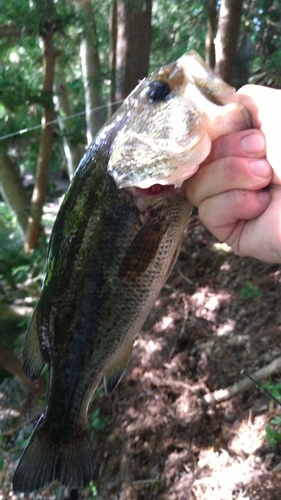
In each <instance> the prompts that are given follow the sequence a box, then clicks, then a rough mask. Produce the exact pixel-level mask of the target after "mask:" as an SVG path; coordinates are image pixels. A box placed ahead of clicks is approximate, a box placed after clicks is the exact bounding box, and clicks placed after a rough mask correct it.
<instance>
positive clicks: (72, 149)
mask: <svg viewBox="0 0 281 500" xmlns="http://www.w3.org/2000/svg"><path fill="white" fill-rule="evenodd" d="M56 73H57V80H59V81H58V82H57V83H56V85H55V89H56V96H55V101H56V102H55V105H56V111H57V118H58V124H59V128H60V132H61V135H62V142H63V150H64V155H65V159H66V168H67V173H68V177H69V179H70V180H71V179H72V177H73V175H74V172H75V170H76V168H77V167H78V164H79V162H80V160H81V157H82V154H81V151H80V148H79V146H78V145H77V144H76V142H77V141H75V137H74V135H75V133H73V127H72V126H71V124H70V123H69V121H65V120H63V118H67V117H68V116H70V115H72V109H71V104H70V101H69V96H68V91H67V85H66V80H65V76H64V71H63V69H62V66H61V64H60V65H59V68H58V70H57V72H56Z"/></svg>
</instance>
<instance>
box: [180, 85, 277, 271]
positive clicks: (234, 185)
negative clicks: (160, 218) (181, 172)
mask: <svg viewBox="0 0 281 500" xmlns="http://www.w3.org/2000/svg"><path fill="white" fill-rule="evenodd" d="M238 95H239V98H240V100H241V101H242V103H243V104H244V106H245V107H246V108H247V109H248V110H249V111H250V113H251V116H252V120H253V125H254V127H257V129H255V130H244V131H242V132H235V133H232V134H228V135H226V136H223V137H220V138H219V139H217V140H216V141H214V143H213V145H212V151H211V153H210V155H209V157H208V158H207V159H206V160H205V162H204V163H203V165H202V166H201V167H200V169H199V170H198V172H197V173H196V174H195V175H194V176H193V177H191V178H190V179H189V180H188V181H187V183H186V193H187V197H188V198H189V200H190V201H191V202H192V203H193V204H194V205H195V206H197V207H198V212H199V217H200V218H201V220H202V222H203V223H204V225H205V226H206V227H207V228H208V229H209V230H210V231H211V232H212V233H213V234H214V235H215V236H216V237H217V238H218V239H219V240H220V241H225V242H226V243H228V244H229V245H230V246H231V247H232V249H233V250H234V252H235V253H237V254H238V255H241V256H252V257H256V258H258V259H260V260H264V261H266V262H276V263H281V144H280V142H281V90H274V89H270V88H266V87H261V86H256V85H246V86H245V87H242V89H240V90H239V92H238ZM265 156H266V157H267V159H266V157H265ZM269 162H270V163H269ZM271 166H272V169H271ZM270 183H271V184H270ZM269 184H270V185H269ZM265 188H266V189H265Z"/></svg>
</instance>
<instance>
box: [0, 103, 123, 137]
mask: <svg viewBox="0 0 281 500" xmlns="http://www.w3.org/2000/svg"><path fill="white" fill-rule="evenodd" d="M122 102H123V101H122V100H121V101H114V102H113V103H112V104H121V103H122ZM104 108H107V105H103V106H97V107H96V108H92V109H90V112H91V113H92V112H95V111H98V110H100V109H104ZM85 114H86V111H80V112H79V113H73V114H72V115H68V116H66V117H65V118H56V119H55V120H52V121H50V122H46V123H45V126H47V125H53V124H54V123H58V120H61V121H63V122H65V121H66V120H70V119H71V118H76V117H77V116H82V115H85ZM40 128H42V124H40V125H34V126H33V127H28V128H23V129H21V130H18V131H17V132H11V133H10V134H6V135H2V136H1V137H0V141H4V139H9V138H10V137H15V136H16V135H22V134H26V133H27V132H30V131H32V130H38V129H40Z"/></svg>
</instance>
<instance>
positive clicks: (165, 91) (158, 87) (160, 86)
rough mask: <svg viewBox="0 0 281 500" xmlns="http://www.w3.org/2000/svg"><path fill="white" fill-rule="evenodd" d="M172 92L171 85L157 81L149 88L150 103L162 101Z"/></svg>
mask: <svg viewBox="0 0 281 500" xmlns="http://www.w3.org/2000/svg"><path fill="white" fill-rule="evenodd" d="M170 92H171V88H170V85H169V84H168V83H167V82H165V81H164V80H155V82H151V83H150V84H149V86H148V101H149V102H155V101H162V100H163V99H165V98H166V97H167V96H168V95H169V94H170Z"/></svg>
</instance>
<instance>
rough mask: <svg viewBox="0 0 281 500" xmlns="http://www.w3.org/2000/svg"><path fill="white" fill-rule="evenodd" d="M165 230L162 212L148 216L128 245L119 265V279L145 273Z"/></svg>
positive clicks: (166, 226)
mask: <svg viewBox="0 0 281 500" xmlns="http://www.w3.org/2000/svg"><path fill="white" fill-rule="evenodd" d="M167 228H168V223H167V221H166V218H165V215H164V213H163V212H162V210H161V211H159V210H157V211H155V212H154V213H152V214H151V215H150V217H149V218H148V219H147V220H146V221H145V223H144V224H143V226H142V227H141V228H140V230H139V231H138V232H137V234H136V236H135V238H134V239H133V241H132V242H131V244H130V245H129V248H128V250H127V253H126V255H125V256H124V258H123V260H122V262H121V264H120V268H119V276H120V277H123V276H127V275H129V276H130V277H132V278H138V276H140V275H141V274H142V273H144V272H145V271H146V269H147V268H148V266H149V264H150V263H151V262H152V260H153V258H154V257H155V255H156V253H157V250H158V247H159V244H160V242H161V240H162V238H163V236H164V234H165V233H166V231H167Z"/></svg>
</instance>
